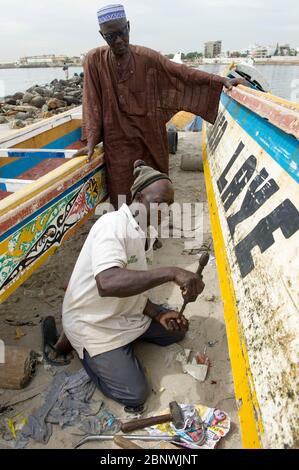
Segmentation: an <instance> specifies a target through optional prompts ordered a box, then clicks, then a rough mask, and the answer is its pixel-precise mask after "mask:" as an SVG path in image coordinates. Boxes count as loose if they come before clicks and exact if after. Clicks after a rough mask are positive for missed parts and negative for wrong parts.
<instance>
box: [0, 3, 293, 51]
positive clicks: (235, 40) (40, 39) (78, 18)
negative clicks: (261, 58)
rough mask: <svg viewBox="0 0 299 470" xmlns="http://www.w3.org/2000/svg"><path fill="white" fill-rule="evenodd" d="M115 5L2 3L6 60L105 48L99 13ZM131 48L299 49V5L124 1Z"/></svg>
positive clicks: (0, 37) (0, 29) (1, 43)
mask: <svg viewBox="0 0 299 470" xmlns="http://www.w3.org/2000/svg"><path fill="white" fill-rule="evenodd" d="M107 3H108V4H109V3H117V0H116V1H114V2H113V0H112V1H110V2H109V0H108V1H107V2H105V1H102V0H26V1H24V0H0V60H3V59H18V58H19V57H22V56H28V55H38V54H51V53H53V54H67V55H80V54H81V53H84V52H87V51H88V50H90V49H92V48H94V47H97V46H101V45H104V42H103V40H102V39H101V38H100V36H99V34H98V29H99V28H98V23H97V10H98V9H99V8H100V7H102V6H104V5H106V4H107ZM122 3H123V4H124V5H125V8H126V12H127V18H128V19H129V20H130V22H131V42H132V43H133V44H140V45H143V46H147V47H151V48H153V49H156V50H158V51H161V52H164V53H171V52H172V53H175V52H185V53H186V52H190V51H202V50H203V45H204V42H205V41H209V40H218V39H220V40H222V46H223V47H222V49H223V50H224V51H227V50H230V51H232V50H240V49H245V48H247V47H248V46H249V45H251V44H260V45H272V44H276V43H277V42H279V43H281V44H285V43H290V44H291V46H293V47H295V48H297V47H299V0H284V1H281V0H246V1H243V0H205V1H203V0H187V1H183V0H124V1H123V2H122Z"/></svg>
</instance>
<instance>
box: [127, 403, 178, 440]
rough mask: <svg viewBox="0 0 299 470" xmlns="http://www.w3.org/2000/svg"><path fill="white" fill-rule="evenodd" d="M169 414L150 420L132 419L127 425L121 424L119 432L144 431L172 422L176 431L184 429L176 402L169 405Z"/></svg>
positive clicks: (153, 417)
mask: <svg viewBox="0 0 299 470" xmlns="http://www.w3.org/2000/svg"><path fill="white" fill-rule="evenodd" d="M169 411H170V413H168V414H166V415H159V416H152V417H150V418H142V419H133V420H131V421H128V422H127V423H122V425H121V430H122V432H124V433H127V432H132V431H135V430H136V429H144V428H147V427H149V426H154V425H155V424H161V423H168V422H169V421H172V422H173V424H174V426H175V427H176V428H177V429H182V428H183V427H184V415H183V411H182V409H181V407H180V406H179V404H178V403H177V402H176V401H172V402H170V403H169Z"/></svg>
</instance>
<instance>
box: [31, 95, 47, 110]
mask: <svg viewBox="0 0 299 470" xmlns="http://www.w3.org/2000/svg"><path fill="white" fill-rule="evenodd" d="M45 103H46V100H45V98H44V97H43V96H39V95H37V96H35V97H34V98H33V99H32V101H31V104H32V105H33V106H35V107H36V108H40V109H41V108H42V107H43V105H44V104H45Z"/></svg>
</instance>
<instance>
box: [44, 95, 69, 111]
mask: <svg viewBox="0 0 299 470" xmlns="http://www.w3.org/2000/svg"><path fill="white" fill-rule="evenodd" d="M47 104H48V109H50V110H51V109H57V108H62V107H63V106H65V105H66V103H65V101H62V100H59V99H57V98H50V99H49V101H48V103H47Z"/></svg>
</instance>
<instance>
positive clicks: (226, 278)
mask: <svg viewBox="0 0 299 470" xmlns="http://www.w3.org/2000/svg"><path fill="white" fill-rule="evenodd" d="M205 134H206V124H205V123H204V125H203V131H202V150H203V163H204V175H205V182H206V189H207V195H208V204H209V211H210V219H211V227H212V234H213V240H214V249H215V255H216V260H217V269H218V275H219V282H220V288H221V295H222V300H223V310H224V318H225V323H226V332H227V339H228V346H229V354H230V359H231V366H232V372H233V377H234V387H235V395H236V401H237V405H238V414H239V419H240V426H241V432H242V443H243V447H244V448H246V449H257V448H260V447H261V441H260V437H261V435H262V433H263V425H262V421H261V418H260V410H259V405H258V401H257V397H256V394H255V391H254V383H253V379H252V376H251V372H250V365H249V361H248V354H247V350H246V344H245V341H244V336H243V333H242V327H241V325H240V319H239V314H238V308H237V303H236V297H235V290H234V286H233V281H232V277H231V272H230V267H229V262H228V258H227V254H226V248H225V242H224V239H223V234H222V230H221V225H220V220H219V216H218V209H217V203H216V199H215V195H214V190H213V184H212V179H211V172H210V167H209V163H208V157H207V149H206V139H205Z"/></svg>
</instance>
